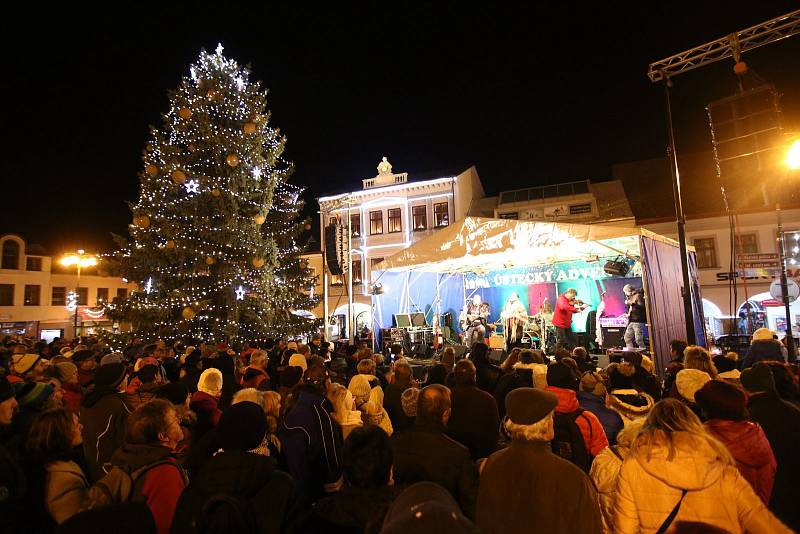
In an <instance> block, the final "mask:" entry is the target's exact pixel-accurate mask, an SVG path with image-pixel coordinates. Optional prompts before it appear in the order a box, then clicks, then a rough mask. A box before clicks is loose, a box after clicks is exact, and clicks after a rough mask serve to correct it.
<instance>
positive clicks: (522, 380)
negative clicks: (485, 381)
mask: <svg viewBox="0 0 800 534" xmlns="http://www.w3.org/2000/svg"><path fill="white" fill-rule="evenodd" d="M532 387H533V369H514V371H513V372H511V373H509V374H507V375H503V376H501V377H500V380H498V381H497V387H495V388H494V400H495V401H496V402H497V413H498V415H499V416H500V419H502V418H503V417H505V416H506V395H508V394H509V393H511V392H512V391H514V390H515V389H517V388H532Z"/></svg>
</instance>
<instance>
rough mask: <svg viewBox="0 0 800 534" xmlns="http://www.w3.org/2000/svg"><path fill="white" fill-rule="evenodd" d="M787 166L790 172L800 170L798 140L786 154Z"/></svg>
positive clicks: (799, 145) (799, 146)
mask: <svg viewBox="0 0 800 534" xmlns="http://www.w3.org/2000/svg"><path fill="white" fill-rule="evenodd" d="M786 166H787V167H789V169H790V170H793V171H796V170H800V139H796V140H795V141H794V142H793V143H792V144H791V145H789V150H788V151H787V152H786Z"/></svg>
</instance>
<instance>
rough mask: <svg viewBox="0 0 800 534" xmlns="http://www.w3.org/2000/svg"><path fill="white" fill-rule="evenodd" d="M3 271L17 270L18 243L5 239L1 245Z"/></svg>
mask: <svg viewBox="0 0 800 534" xmlns="http://www.w3.org/2000/svg"><path fill="white" fill-rule="evenodd" d="M2 268H3V269H19V243H17V242H16V241H14V240H13V239H7V240H6V242H5V243H3V263H2Z"/></svg>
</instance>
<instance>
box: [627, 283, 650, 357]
mask: <svg viewBox="0 0 800 534" xmlns="http://www.w3.org/2000/svg"><path fill="white" fill-rule="evenodd" d="M622 292H623V293H625V305H626V306H627V307H628V327H627V328H626V329H625V346H626V347H627V348H629V349H632V348H633V342H634V340H635V341H636V346H637V347H638V348H640V349H643V348H645V345H644V325H645V323H646V322H647V312H646V311H645V308H644V291H643V290H642V289H641V288H636V287H633V286H632V285H630V284H625V287H623V288H622Z"/></svg>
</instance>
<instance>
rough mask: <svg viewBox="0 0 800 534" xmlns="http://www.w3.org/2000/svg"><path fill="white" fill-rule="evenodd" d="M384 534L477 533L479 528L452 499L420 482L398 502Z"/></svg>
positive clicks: (386, 520)
mask: <svg viewBox="0 0 800 534" xmlns="http://www.w3.org/2000/svg"><path fill="white" fill-rule="evenodd" d="M381 532H382V533H386V534H394V533H403V534H404V533H406V532H420V533H423V532H436V533H437V534H450V533H466V534H470V533H474V532H479V530H478V528H477V527H476V526H475V525H474V524H473V523H472V522H471V521H470V520H469V519H467V518H466V517H464V514H463V513H462V512H461V508H459V506H458V504H457V503H456V501H455V500H454V499H453V496H452V495H450V493H449V492H448V491H447V490H446V489H444V488H443V487H442V486H440V485H439V484H436V483H435V482H417V483H416V484H412V485H410V486H409V487H408V488H406V490H405V491H403V492H402V493H400V494H399V495H398V496H397V498H395V500H394V502H392V505H391V506H390V507H389V510H388V511H387V512H386V517H385V518H384V521H383V528H382V529H381Z"/></svg>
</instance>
